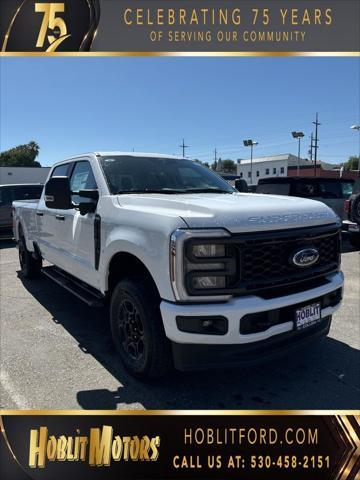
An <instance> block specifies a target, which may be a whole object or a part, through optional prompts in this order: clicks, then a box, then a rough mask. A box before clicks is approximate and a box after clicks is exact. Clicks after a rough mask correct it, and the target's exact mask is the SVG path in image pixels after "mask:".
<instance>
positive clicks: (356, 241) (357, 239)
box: [349, 233, 360, 249]
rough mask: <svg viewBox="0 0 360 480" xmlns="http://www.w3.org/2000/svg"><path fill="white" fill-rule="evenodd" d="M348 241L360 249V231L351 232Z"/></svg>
mask: <svg viewBox="0 0 360 480" xmlns="http://www.w3.org/2000/svg"><path fill="white" fill-rule="evenodd" d="M349 242H350V243H351V245H352V246H353V247H354V248H356V249H360V233H351V234H350V235H349Z"/></svg>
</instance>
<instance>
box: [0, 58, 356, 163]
mask: <svg viewBox="0 0 360 480" xmlns="http://www.w3.org/2000/svg"><path fill="white" fill-rule="evenodd" d="M0 69H1V71H0V82H1V83H0V101H1V105H0V149H1V151H3V150H7V149H9V148H11V147H13V146H16V145H19V144H23V143H27V142H29V141H30V140H35V141H36V142H38V144H39V145H40V155H39V157H38V160H39V161H40V163H41V164H42V165H43V166H47V165H52V164H53V163H54V162H56V161H59V160H62V159H64V158H67V157H69V156H72V155H75V154H79V153H84V152H88V151H102V150H121V151H132V150H133V149H134V150H135V151H142V152H157V153H168V154H176V155H177V154H180V153H181V149H180V147H179V145H180V144H181V142H182V139H183V138H184V139H185V143H186V145H188V146H189V148H188V149H187V150H186V155H187V156H189V157H190V158H198V159H200V160H201V161H208V162H212V161H213V157H214V149H215V148H216V149H217V151H218V156H219V157H221V158H222V159H226V158H231V159H233V160H236V159H238V158H243V159H244V158H249V155H250V152H249V149H248V148H246V147H244V146H243V143H242V141H243V139H253V140H256V141H258V142H259V145H258V146H256V147H255V150H254V157H255V156H263V155H276V154H282V153H293V154H294V155H297V140H294V139H293V138H292V136H291V131H293V130H296V131H302V132H304V134H305V137H304V139H303V140H302V152H301V156H302V157H303V158H306V157H307V156H308V155H307V152H308V146H309V144H310V134H311V132H312V130H313V128H314V125H313V124H312V122H313V121H314V120H315V114H316V112H319V121H320V123H321V126H320V127H319V150H318V159H321V160H323V161H326V162H330V163H338V162H342V161H346V160H347V159H348V157H349V156H351V155H358V152H359V135H358V132H357V131H355V130H351V129H350V126H351V125H354V124H359V123H360V111H359V110H360V98H359V96H360V87H359V85H360V59H359V58H356V57H355V58H354V57H353V58H337V57H331V58H322V57H321V58H318V57H294V58H293V57H286V58H278V57H270V58H269V57H265V58H256V57H253V58H241V57H240V58H239V57H237V58H236V57H228V58H221V57H220V58H219V57H218V58H217V57H213V58H206V57H202V58H178V57H167V58H157V57H153V58H141V57H130V58H121V57H98V58H96V57H95V58H82V57H75V58H74V57H68V58H62V57H56V58H45V57H42V58H34V57H23V58H4V57H2V58H1V59H0Z"/></svg>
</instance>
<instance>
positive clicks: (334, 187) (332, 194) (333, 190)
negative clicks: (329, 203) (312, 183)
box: [319, 180, 343, 199]
mask: <svg viewBox="0 0 360 480" xmlns="http://www.w3.org/2000/svg"><path fill="white" fill-rule="evenodd" d="M340 183H341V182H327V181H326V180H325V181H320V182H319V197H320V198H324V199H325V198H342V196H343V194H342V190H341V185H340Z"/></svg>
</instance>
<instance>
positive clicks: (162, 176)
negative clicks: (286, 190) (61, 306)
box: [13, 152, 343, 377]
mask: <svg viewBox="0 0 360 480" xmlns="http://www.w3.org/2000/svg"><path fill="white" fill-rule="evenodd" d="M13 205H14V209H15V215H14V225H15V236H16V240H17V242H18V248H19V260H20V266H21V270H22V273H23V275H24V276H25V277H27V278H31V277H34V276H36V275H38V274H40V272H41V269H42V261H43V259H44V260H47V261H48V262H50V263H51V264H52V266H47V267H45V268H43V269H42V272H43V273H44V274H45V275H47V276H48V277H50V278H51V279H53V280H54V281H55V282H57V283H58V284H59V285H61V286H62V287H64V288H66V289H68V290H69V291H70V292H71V293H73V294H75V295H77V296H78V297H79V298H81V299H82V300H84V301H85V302H86V303H87V304H88V305H91V306H93V307H95V306H98V305H102V304H104V303H106V304H107V303H108V304H109V305H110V307H109V316H110V324H111V331H112V336H113V340H114V344H115V346H116V348H117V350H118V352H119V355H120V357H121V359H122V361H123V363H124V365H125V367H126V368H127V369H128V370H129V371H130V372H131V373H132V374H133V375H136V376H140V377H153V376H159V375H163V374H164V373H165V372H167V371H168V370H169V368H170V367H171V366H172V365H174V366H175V367H176V368H178V369H181V370H189V369H203V368H208V367H224V366H228V365H250V364H253V363H257V362H268V361H269V360H270V358H272V357H274V356H278V355H280V354H284V353H286V352H287V353H288V352H290V351H292V350H294V349H295V348H296V347H300V346H302V345H304V344H305V343H307V342H308V341H310V340H314V339H315V338H319V337H321V336H323V335H326V334H327V333H328V331H329V328H330V324H331V317H332V314H333V313H334V312H335V311H336V310H337V309H338V308H339V306H340V303H341V298H342V288H343V274H342V272H341V271H340V227H341V224H340V222H339V219H338V217H337V216H336V215H335V213H334V212H333V210H331V209H330V208H328V207H327V206H326V205H324V204H322V203H319V202H313V201H311V200H308V199H299V198H288V199H287V201H286V202H284V201H283V199H281V198H279V197H276V196H271V195H270V196H269V195H252V194H248V193H239V192H237V191H236V190H235V189H234V188H232V187H231V186H230V185H228V183H227V182H225V181H224V180H223V179H222V178H220V177H219V176H218V175H217V174H215V173H214V172H211V171H210V170H209V169H207V168H205V167H203V166H201V165H199V164H197V163H195V162H192V161H190V160H186V159H184V158H177V157H170V156H164V155H159V154H143V153H139V154H136V153H121V152H103V153H89V154H85V155H80V156H77V157H74V158H70V159H68V160H64V161H63V162H61V163H58V164H56V165H55V166H54V167H53V168H52V170H51V172H50V176H49V178H48V180H47V183H46V185H45V188H44V192H43V194H42V196H41V198H40V201H33V202H24V201H16V202H14V204H13Z"/></svg>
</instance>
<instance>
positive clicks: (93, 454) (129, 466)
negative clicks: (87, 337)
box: [0, 411, 360, 480]
mask: <svg viewBox="0 0 360 480" xmlns="http://www.w3.org/2000/svg"><path fill="white" fill-rule="evenodd" d="M1 432H2V435H1V445H0V446H1V467H0V468H1V478H2V479H6V480H11V479H16V480H22V479H29V478H31V479H46V480H51V479H54V480H55V479H61V480H63V479H64V478H76V479H78V480H81V479H86V480H91V479H101V478H106V479H115V478H117V479H119V478H121V479H141V480H145V479H155V478H157V479H162V480H166V479H182V478H184V479H185V478H187V479H189V478H196V479H224V478H227V479H228V478H230V479H231V478H236V479H237V480H247V479H264V480H265V479H270V480H281V479H289V478H291V479H292V480H297V479H311V480H317V479H318V480H333V479H334V480H335V479H336V480H345V479H346V480H347V479H349V480H352V479H354V480H355V479H358V478H360V474H359V469H360V416H359V414H358V412H353V411H351V412H325V413H324V412H308V411H304V412H299V411H296V412H287V411H286V412H279V411H141V412H133V411H131V412H130V411H118V412H108V411H91V412H90V411H86V412H78V411H4V412H2V414H1Z"/></svg>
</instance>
